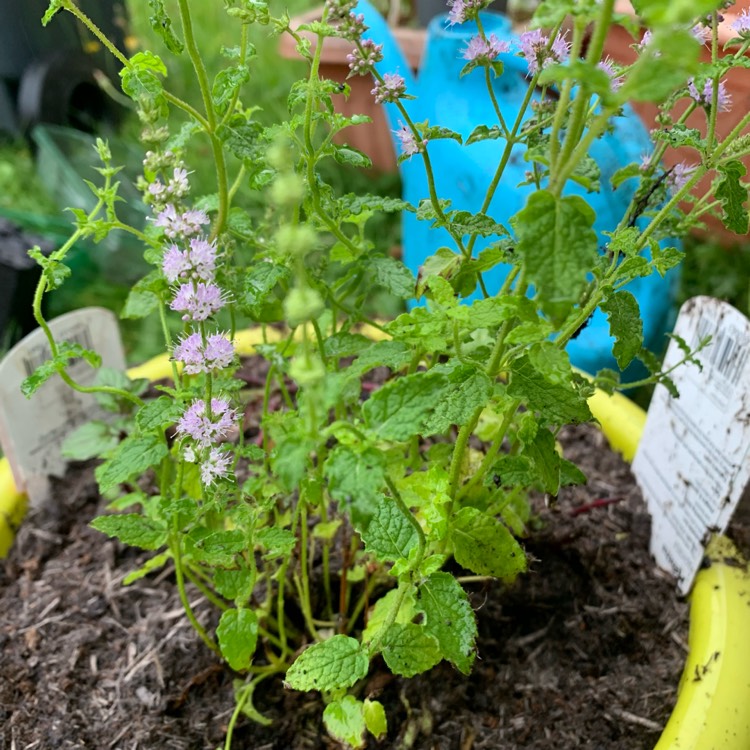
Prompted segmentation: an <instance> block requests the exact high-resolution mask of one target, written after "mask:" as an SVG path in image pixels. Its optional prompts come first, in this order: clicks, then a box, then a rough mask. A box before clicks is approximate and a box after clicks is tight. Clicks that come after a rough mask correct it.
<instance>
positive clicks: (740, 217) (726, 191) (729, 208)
mask: <svg viewBox="0 0 750 750" xmlns="http://www.w3.org/2000/svg"><path fill="white" fill-rule="evenodd" d="M718 169H719V172H720V173H721V179H720V180H719V184H718V185H717V186H716V190H715V194H716V197H717V198H718V199H719V200H720V201H721V205H722V206H723V208H724V226H725V227H726V228H727V229H729V230H731V231H732V232H734V233H735V234H747V226H748V215H747V209H746V208H745V202H746V201H747V186H746V185H743V184H742V183H741V182H740V178H741V177H744V175H745V174H746V172H747V170H746V169H745V165H744V164H743V163H742V162H741V161H738V160H737V159H733V160H732V161H730V162H727V163H726V164H722V165H721V166H720V167H719V168H718Z"/></svg>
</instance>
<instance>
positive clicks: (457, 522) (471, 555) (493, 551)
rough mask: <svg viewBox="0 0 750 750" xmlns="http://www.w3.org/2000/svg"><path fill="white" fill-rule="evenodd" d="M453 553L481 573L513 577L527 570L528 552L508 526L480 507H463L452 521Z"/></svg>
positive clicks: (471, 568)
mask: <svg viewBox="0 0 750 750" xmlns="http://www.w3.org/2000/svg"><path fill="white" fill-rule="evenodd" d="M450 533H451V541H452V543H453V555H454V557H455V558H456V560H457V561H458V563H459V564H460V565H463V567H465V568H468V569H469V570H471V571H472V572H474V573H476V574H477V575H483V576H494V577H495V578H501V579H503V580H504V581H511V580H513V579H514V578H515V577H516V576H517V575H518V574H519V573H521V572H523V571H524V570H526V555H525V554H524V552H523V550H522V549H521V547H520V545H519V544H518V542H517V541H516V540H515V539H514V538H513V535H512V534H511V533H510V531H508V529H507V528H506V527H505V526H504V525H503V524H502V523H500V521H498V520H497V519H496V518H493V517H492V516H488V515H487V514H486V513H483V512H482V511H481V510H477V509H476V508H462V509H461V510H460V511H458V513H456V515H455V516H454V517H453V519H452V521H451V532H450Z"/></svg>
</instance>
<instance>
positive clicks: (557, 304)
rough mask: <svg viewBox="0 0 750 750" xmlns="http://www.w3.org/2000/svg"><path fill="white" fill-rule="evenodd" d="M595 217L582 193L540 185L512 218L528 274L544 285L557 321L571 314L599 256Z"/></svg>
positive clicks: (541, 292)
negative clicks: (558, 192) (563, 193)
mask: <svg viewBox="0 0 750 750" xmlns="http://www.w3.org/2000/svg"><path fill="white" fill-rule="evenodd" d="M595 218H596V214H595V212H594V210H593V209H592V208H591V206H589V205H588V203H586V201H584V200H583V198H580V197H579V196H576V195H567V196H563V197H556V196H554V195H553V194H552V193H550V192H548V191H547V190H538V191H537V192H535V193H532V194H531V196H529V199H528V202H527V204H526V207H525V208H524V209H523V210H522V211H520V212H519V213H518V214H516V216H515V217H514V218H513V219H512V220H511V223H512V224H513V227H514V229H515V230H516V235H517V237H518V250H519V252H520V253H521V254H522V256H523V258H524V263H525V267H526V272H527V279H528V281H529V282H530V283H532V284H534V285H535V286H536V287H537V289H538V290H539V295H540V298H541V303H542V309H543V310H544V311H545V312H546V313H547V314H548V315H549V316H550V317H551V318H552V319H553V321H560V320H562V319H563V318H564V317H565V316H566V315H567V313H568V312H569V310H570V308H571V307H572V305H573V303H574V302H576V301H577V299H578V297H579V295H580V292H581V290H582V289H583V286H584V284H585V283H586V276H587V274H588V273H589V272H590V271H591V269H592V267H593V266H594V264H595V262H596V260H597V258H598V249H597V243H598V240H597V237H596V232H595V231H594V229H593V224H594V219H595Z"/></svg>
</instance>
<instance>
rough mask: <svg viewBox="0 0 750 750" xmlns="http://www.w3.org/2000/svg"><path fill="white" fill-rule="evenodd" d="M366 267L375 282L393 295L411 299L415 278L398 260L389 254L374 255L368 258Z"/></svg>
mask: <svg viewBox="0 0 750 750" xmlns="http://www.w3.org/2000/svg"><path fill="white" fill-rule="evenodd" d="M367 269H368V271H369V272H372V273H373V275H374V281H375V283H376V284H377V285H378V286H382V287H383V288H384V289H387V290H388V291H389V292H390V293H391V294H392V295H394V296H395V297H398V298H399V299H411V298H412V297H413V296H414V288H415V286H416V283H417V282H416V279H415V278H414V275H413V274H412V272H411V271H410V270H409V269H408V268H407V267H406V266H405V265H404V264H403V263H402V262H401V261H400V260H396V259H395V258H391V257H390V256H389V255H374V256H371V257H370V258H368V260H367Z"/></svg>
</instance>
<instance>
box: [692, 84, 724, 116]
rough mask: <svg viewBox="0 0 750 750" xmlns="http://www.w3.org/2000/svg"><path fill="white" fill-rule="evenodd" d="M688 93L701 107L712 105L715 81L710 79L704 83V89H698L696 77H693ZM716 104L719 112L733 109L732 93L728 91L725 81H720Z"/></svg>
mask: <svg viewBox="0 0 750 750" xmlns="http://www.w3.org/2000/svg"><path fill="white" fill-rule="evenodd" d="M688 93H689V94H690V97H691V98H692V99H693V101H694V102H695V103H696V104H699V105H700V106H701V107H710V106H711V102H712V101H713V94H714V83H713V81H712V80H711V79H709V80H707V81H706V83H705V84H704V85H703V91H698V87H697V86H696V85H695V81H694V79H692V78H691V79H690V80H689V81H688ZM716 106H717V108H718V110H719V112H729V110H730V109H732V95H731V94H730V93H729V92H728V91H727V87H726V84H725V83H724V81H719V89H718V91H717V97H716Z"/></svg>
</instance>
